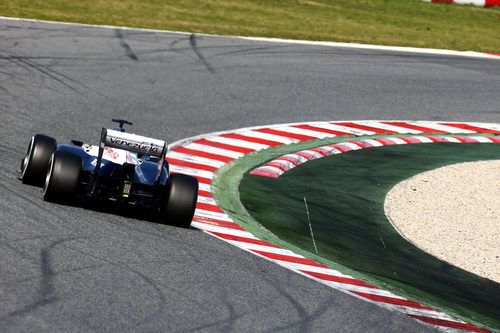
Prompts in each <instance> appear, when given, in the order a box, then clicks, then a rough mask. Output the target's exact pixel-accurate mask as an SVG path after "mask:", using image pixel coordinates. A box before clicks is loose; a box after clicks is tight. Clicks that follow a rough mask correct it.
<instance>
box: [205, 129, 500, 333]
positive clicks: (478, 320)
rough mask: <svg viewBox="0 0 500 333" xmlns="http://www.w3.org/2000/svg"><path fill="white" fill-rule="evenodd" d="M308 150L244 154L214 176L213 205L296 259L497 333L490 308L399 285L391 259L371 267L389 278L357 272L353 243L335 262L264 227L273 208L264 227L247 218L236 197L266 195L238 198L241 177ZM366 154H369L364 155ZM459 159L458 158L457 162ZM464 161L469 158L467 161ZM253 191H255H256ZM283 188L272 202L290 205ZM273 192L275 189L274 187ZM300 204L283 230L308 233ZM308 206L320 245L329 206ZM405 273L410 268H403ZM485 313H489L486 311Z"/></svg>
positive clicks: (344, 246)
mask: <svg viewBox="0 0 500 333" xmlns="http://www.w3.org/2000/svg"><path fill="white" fill-rule="evenodd" d="M330 140H331V139H330ZM337 140H338V139H337ZM342 140H345V138H342ZM327 141H328V140H326V141H325V142H318V141H316V142H315V144H314V146H318V145H322V144H326V142H327ZM332 142H335V141H332ZM328 143H330V142H328ZM310 146H311V143H303V144H300V146H294V147H293V148H290V147H288V149H287V147H278V148H273V149H269V150H267V151H265V152H259V153H258V154H250V155H247V156H245V157H243V158H241V159H239V160H237V161H235V162H233V164H232V165H230V166H227V167H224V169H223V170H221V173H218V176H217V177H216V179H215V188H216V198H217V200H219V201H220V202H221V204H222V205H223V206H224V207H225V210H226V211H228V212H229V213H230V215H231V217H232V218H233V219H234V220H235V221H236V222H237V223H239V224H240V225H242V226H244V227H245V228H246V229H247V230H249V231H250V232H252V233H254V234H255V235H257V236H258V237H260V238H262V239H265V240H267V241H270V242H271V243H273V244H277V245H279V246H282V247H284V248H288V249H291V250H293V251H295V252H296V253H300V254H302V255H304V256H305V257H308V258H311V259H313V260H316V261H318V262H320V263H323V264H326V265H327V266H329V267H332V268H334V269H336V270H339V271H341V272H343V273H345V274H349V275H351V276H353V277H355V278H358V279H362V280H363V281H365V282H367V283H370V284H373V285H376V286H378V287H380V288H384V289H387V290H391V291H393V292H395V293H396V294H399V295H402V296H405V297H408V298H410V299H412V300H416V301H418V302H420V303H421V304H423V305H424V306H430V307H433V308H435V309H437V310H439V311H442V312H446V313H448V314H450V315H452V316H455V317H456V318H461V319H463V320H465V321H466V322H469V323H474V324H476V325H478V326H480V327H481V326H482V327H484V326H489V329H492V330H494V331H495V330H497V329H498V327H499V326H498V325H499V321H498V320H497V319H493V318H492V317H495V315H494V314H493V315H492V314H491V307H490V311H489V312H490V313H489V314H486V315H485V314H484V312H483V311H482V310H480V309H478V308H476V309H474V310H476V311H474V310H472V309H471V307H470V304H468V305H465V306H464V304H457V303H456V302H455V301H454V300H451V301H450V300H446V297H442V295H437V294H436V293H435V290H430V291H429V290H427V291H426V290H423V289H422V288H418V287H414V286H412V285H411V284H410V283H408V281H403V282H402V281H401V280H400V279H399V278H398V276H395V275H394V274H393V273H394V272H395V271H396V270H399V268H397V269H396V270H394V264H392V265H390V264H388V265H386V264H387V263H386V262H385V261H387V260H388V259H389V258H386V257H385V256H384V255H381V256H379V259H382V261H384V262H383V263H380V262H376V264H374V265H373V267H375V268H376V266H377V265H382V266H387V267H390V268H389V269H388V271H389V273H390V274H384V273H383V272H380V271H376V270H372V269H371V268H368V269H367V268H366V267H364V268H363V267H362V268H361V269H359V267H353V266H352V261H351V259H352V258H353V256H354V257H356V256H357V255H358V254H361V255H362V252H363V250H361V251H356V249H355V247H356V245H355V244H354V247H353V246H352V244H351V245H349V244H341V247H340V248H341V249H342V250H345V249H347V248H349V250H348V251H344V253H348V254H349V255H348V256H347V259H346V256H344V257H342V256H337V257H335V256H328V255H325V252H324V249H325V248H323V250H322V249H321V247H322V246H323V245H324V243H323V244H320V243H318V249H319V252H320V255H319V256H318V255H315V254H314V251H313V250H312V243H311V240H310V239H309V238H308V237H305V238H304V239H303V244H302V243H300V242H295V241H293V240H290V238H289V237H287V236H286V235H285V236H283V232H280V231H278V232H277V231H276V229H275V228H273V226H272V225H270V224H269V223H268V222H269V220H271V221H270V223H271V224H272V223H274V222H273V219H274V217H276V215H280V213H279V212H278V213H276V211H278V210H277V209H275V208H273V209H271V210H272V212H271V213H272V214H274V215H275V216H274V217H272V218H270V219H268V217H269V216H267V217H266V219H265V220H266V222H265V223H264V225H262V224H260V223H259V222H260V221H261V220H262V219H260V218H259V217H258V216H257V215H255V210H253V209H250V212H251V213H252V214H253V216H252V215H250V214H249V213H248V211H247V210H246V209H245V208H244V207H243V205H242V204H241V202H240V201H239V196H240V195H241V196H242V197H244V196H246V197H247V198H248V197H252V198H253V199H259V198H260V197H262V196H264V200H265V196H267V193H266V194H263V193H261V192H259V193H258V195H257V194H255V193H253V194H252V193H250V192H248V191H247V193H246V194H245V193H241V192H240V193H238V191H237V187H238V185H239V183H240V181H241V179H242V178H243V182H245V177H247V176H244V174H245V172H246V171H248V170H250V169H252V168H253V167H255V166H256V165H259V164H260V163H261V162H264V161H265V160H268V159H272V158H275V157H277V156H281V155H282V154H284V153H286V152H290V151H296V150H300V149H306V148H309V147H310ZM417 146H419V145H417ZM422 146H424V145H422ZM453 147H456V148H458V145H455V146H453ZM491 148H493V147H491ZM497 151H498V147H497ZM367 152H368V150H367ZM351 153H352V152H351ZM348 154H349V153H348ZM348 154H345V155H348ZM439 155H440V154H436V155H435V156H436V157H438V158H439ZM473 155H474V154H473ZM337 157H338V156H337ZM460 158H462V157H460ZM468 158H470V156H469V157H468ZM473 158H475V157H473ZM310 163H312V162H310ZM445 164H446V163H445ZM298 169H300V168H298ZM310 174H311V175H315V174H316V172H312V173H310ZM271 181H276V179H272V180H271ZM307 183H310V182H309V181H308V182H307ZM347 186H348V187H349V185H347ZM266 188H268V187H267V186H266ZM278 188H279V187H278ZM219 189H224V190H223V191H219ZM228 189H229V190H228ZM253 189H254V190H255V187H254V188H253ZM268 189H269V188H268ZM282 189H283V190H284V191H287V195H286V196H284V195H279V196H276V198H274V199H273V200H275V199H277V200H282V199H285V200H289V199H290V197H291V196H293V195H290V194H291V193H294V191H290V188H289V187H287V188H286V189H285V188H282ZM273 190H276V188H274V189H273ZM267 191H269V190H267ZM376 191H378V189H376ZM313 192H314V190H313ZM342 192H343V191H342V189H339V193H338V194H342ZM344 192H347V191H344ZM278 197H279V198H278ZM324 197H328V196H324ZM296 199H297V198H296ZM299 199H300V200H299ZM302 199H303V198H302V195H300V198H298V199H297V200H298V201H297V205H296V206H297V207H298V208H297V209H299V210H300V212H294V213H292V214H291V216H287V217H286V220H287V221H286V224H287V226H290V225H293V224H294V223H295V222H296V221H295V222H294V219H297V218H298V217H302V218H303V219H301V221H299V222H297V223H299V224H300V227H301V228H306V229H307V223H305V222H304V221H305V218H306V217H305V216H306V215H305V210H304V203H303V201H302ZM358 199H359V200H361V201H365V202H367V203H368V201H369V200H364V199H363V198H361V197H360V198H358ZM299 201H300V202H299ZM347 201H348V200H346V202H347ZM254 204H255V203H254ZM281 204H283V205H284V206H285V207H289V206H288V205H287V204H286V203H282V202H281V201H279V203H277V204H276V205H273V207H276V206H281ZM308 205H310V210H311V219H312V220H313V224H314V225H313V227H314V234H315V237H318V236H319V241H321V236H320V235H319V234H318V235H317V228H316V226H317V221H318V216H315V214H317V213H318V211H319V210H321V209H325V208H327V210H328V205H327V204H323V206H322V204H318V203H315V202H314V199H312V197H311V198H310V197H309V196H308ZM264 206H266V204H265V203H264ZM267 206H269V205H267ZM318 206H319V207H321V206H322V208H320V209H319V210H318ZM252 210H253V211H252ZM351 212H352V211H351ZM323 213H324V212H320V214H323ZM372 213H373V214H374V212H373V211H371V212H370V214H372ZM363 214H364V213H363ZM363 214H362V215H363ZM365 215H366V214H365ZM254 217H256V218H258V219H259V221H257V220H256V219H255V218H254ZM330 220H331V219H330ZM351 220H352V219H351ZM274 221H275V220H274ZM315 221H316V222H315ZM351 226H352V225H351ZM371 227H373V228H376V229H377V232H378V233H377V234H380V233H386V232H387V233H390V230H389V229H388V228H385V227H384V226H382V225H380V226H377V225H376V224H372V226H371ZM349 228H350V227H349V226H346V225H344V224H343V225H342V227H341V228H340V230H341V231H345V232H347V235H348V236H349V237H350V236H353V237H354V238H356V237H358V236H357V231H356V232H352V230H350V229H349ZM290 229H292V228H285V229H284V232H285V233H287V232H290ZM351 229H352V228H351ZM391 229H392V228H391ZM318 232H320V231H319V230H318ZM275 233H276V234H275ZM304 234H305V235H309V232H308V231H307V230H305V232H304ZM382 237H384V241H385V243H386V246H387V244H389V246H392V245H394V244H392V241H391V240H390V237H389V238H388V237H387V235H385V234H383V235H382ZM292 238H293V237H292ZM331 238H332V237H328V236H326V237H325V238H323V242H324V241H325V239H327V240H329V239H331ZM317 241H318V239H317ZM396 243H397V241H396ZM368 244H371V245H373V246H375V247H377V246H378V248H379V249H381V242H380V240H379V238H377V237H376V238H375V239H374V240H373V242H371V241H370V242H368ZM399 245H400V244H396V245H394V247H398V246H399ZM353 249H354V251H352V250H353ZM337 250H338V249H337ZM337 250H334V251H333V252H335V251H337ZM382 250H384V249H382ZM351 251H352V252H351ZM322 252H323V253H322ZM406 252H407V251H406ZM406 252H405V253H404V254H403V255H404V256H406V255H407V253H406ZM410 252H411V251H410ZM389 254H390V255H391V256H392V255H393V254H392V253H389ZM375 257H376V256H375ZM371 259H373V258H371ZM371 259H370V260H371ZM406 259H408V258H406ZM354 261H355V262H356V264H359V262H360V259H359V257H357V258H354ZM361 261H362V260H361ZM379 261H380V260H379ZM437 265H438V266H437V267H441V263H437ZM406 268H408V267H406ZM410 269H411V268H410ZM418 269H419V271H421V268H418ZM443 269H445V270H447V272H448V273H447V274H451V273H454V272H455V270H454V269H453V268H450V267H444V268H443ZM439 272H441V273H442V270H439ZM439 272H438V274H440V273H439ZM397 273H399V274H400V275H401V274H403V275H404V273H402V272H399V271H398V272H397ZM424 273H425V274H427V273H428V272H424ZM431 273H432V272H431ZM419 274H422V273H419ZM443 274H444V273H443ZM384 275H387V276H384ZM417 275H418V274H417ZM417 275H415V276H417ZM466 275H467V274H466ZM467 279H468V277H466V278H465V280H463V279H462V281H459V282H460V283H462V282H463V283H462V284H465V287H464V286H462V287H463V288H464V289H465V291H464V292H465V294H467V290H470V288H469V287H467V285H468V283H469V282H468V281H467ZM476 282H477V281H476ZM479 282H481V281H479ZM444 284H445V286H446V282H444ZM434 287H435V285H434ZM462 287H461V288H462ZM439 288H441V287H438V288H437V289H439ZM431 289H434V288H431ZM452 289H453V288H452ZM490 289H491V288H490ZM495 290H496V291H495ZM483 292H486V293H488V292H489V293H493V294H495V293H498V286H497V287H496V289H495V288H494V289H493V290H489V291H488V290H486V291H484V290H483ZM451 296H453V295H451ZM460 297H461V296H460ZM473 307H474V306H473ZM487 307H488V305H487ZM493 311H494V308H493ZM486 312H488V310H487V311H486ZM485 324H486V325H485Z"/></svg>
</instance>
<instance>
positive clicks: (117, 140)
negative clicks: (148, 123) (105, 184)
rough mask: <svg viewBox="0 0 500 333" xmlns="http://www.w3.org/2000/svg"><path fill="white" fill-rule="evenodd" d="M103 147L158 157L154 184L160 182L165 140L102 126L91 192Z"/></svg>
mask: <svg viewBox="0 0 500 333" xmlns="http://www.w3.org/2000/svg"><path fill="white" fill-rule="evenodd" d="M105 147H111V148H118V149H123V150H127V151H131V152H134V153H137V154H139V156H140V155H150V156H154V157H159V158H160V163H159V164H158V175H157V179H156V185H159V184H160V179H161V174H162V170H163V165H164V163H165V155H166V154H167V142H166V141H163V140H158V139H153V138H148V137H145V136H140V135H136V134H131V133H125V132H120V131H117V130H112V129H106V128H103V129H102V132H101V140H100V142H99V154H98V155H97V164H96V168H95V171H94V186H93V189H92V193H93V192H94V190H95V184H96V181H97V177H98V175H99V169H100V168H101V161H102V155H103V153H104V148H105Z"/></svg>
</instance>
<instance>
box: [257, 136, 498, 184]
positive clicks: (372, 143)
mask: <svg viewBox="0 0 500 333" xmlns="http://www.w3.org/2000/svg"><path fill="white" fill-rule="evenodd" d="M434 142H441V143H500V138H495V137H485V136H463V137H460V136H409V137H398V138H382V139H368V140H359V141H346V142H341V143H336V144H333V145H326V146H321V147H316V148H313V149H306V150H301V151H299V152H296V153H292V154H286V155H283V156H281V157H278V158H276V159H274V160H272V161H270V162H268V163H266V164H264V165H262V166H260V167H258V168H255V169H253V170H252V171H251V172H250V174H252V175H256V176H263V177H270V178H278V177H280V176H281V175H282V174H284V173H285V172H287V171H290V170H291V169H293V168H295V167H296V166H298V165H301V164H304V163H306V162H309V161H312V160H316V159H319V158H322V157H326V156H331V155H336V154H341V153H345V152H348V151H352V150H359V149H364V148H373V147H381V146H391V145H406V144H417V143H434Z"/></svg>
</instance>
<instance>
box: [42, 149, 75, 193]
mask: <svg viewBox="0 0 500 333" xmlns="http://www.w3.org/2000/svg"><path fill="white" fill-rule="evenodd" d="M81 169H82V158H81V157H80V156H78V155H75V154H73V153H70V152H67V151H56V152H54V153H53V154H52V157H51V158H50V162H49V170H48V171H47V176H46V178H45V185H44V187H43V199H44V200H45V201H52V202H68V201H71V200H72V199H74V198H75V193H76V189H77V186H78V181H79V178H80V171H81Z"/></svg>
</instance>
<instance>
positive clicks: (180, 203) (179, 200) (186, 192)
mask: <svg viewBox="0 0 500 333" xmlns="http://www.w3.org/2000/svg"><path fill="white" fill-rule="evenodd" d="M169 178H170V179H169V187H170V188H169V191H168V197H167V198H165V199H166V200H163V202H162V204H161V207H160V218H161V221H162V222H163V223H167V224H170V225H174V226H177V227H181V228H189V226H190V225H191V221H192V220H193V215H194V211H195V209H196V202H197V201H198V179H196V178H195V177H192V176H188V175H184V174H181V173H172V174H170V176H169Z"/></svg>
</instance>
